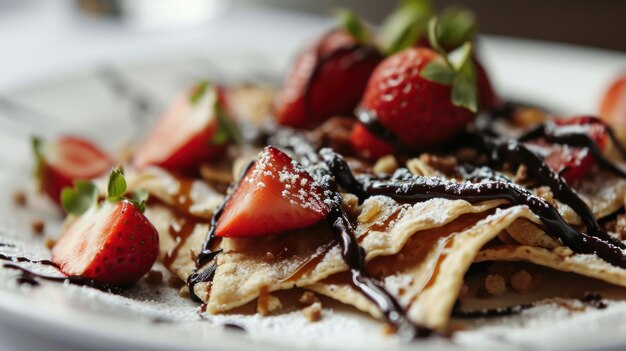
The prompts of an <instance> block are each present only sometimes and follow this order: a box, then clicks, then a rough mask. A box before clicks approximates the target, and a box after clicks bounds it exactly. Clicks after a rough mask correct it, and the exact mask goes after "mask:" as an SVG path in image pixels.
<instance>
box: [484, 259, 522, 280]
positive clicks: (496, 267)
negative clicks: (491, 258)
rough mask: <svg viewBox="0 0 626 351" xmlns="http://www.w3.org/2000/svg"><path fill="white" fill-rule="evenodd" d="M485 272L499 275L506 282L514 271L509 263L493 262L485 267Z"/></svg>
mask: <svg viewBox="0 0 626 351" xmlns="http://www.w3.org/2000/svg"><path fill="white" fill-rule="evenodd" d="M487 272H488V273H490V274H495V275H499V276H501V277H502V278H504V280H505V281H506V280H508V279H510V278H511V276H512V275H513V273H515V269H514V268H513V266H512V265H511V263H510V262H494V263H492V264H490V265H489V267H487Z"/></svg>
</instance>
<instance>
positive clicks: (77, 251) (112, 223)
mask: <svg viewBox="0 0 626 351" xmlns="http://www.w3.org/2000/svg"><path fill="white" fill-rule="evenodd" d="M120 177H121V173H119V171H113V172H112V173H111V177H110V180H109V190H110V191H109V199H108V200H105V201H104V203H103V204H101V205H98V204H97V203H96V202H97V198H98V191H97V190H96V188H95V186H94V185H93V184H91V183H88V182H79V183H77V184H76V190H73V189H69V188H66V189H64V191H63V205H64V207H65V209H66V211H67V212H68V213H76V214H78V213H80V214H79V217H78V218H76V220H75V221H73V222H72V223H71V224H69V225H68V226H66V227H65V229H64V231H63V233H62V234H61V237H60V238H59V240H57V242H56V244H55V245H54V247H53V248H52V261H53V262H55V263H56V264H58V265H59V267H60V269H61V271H62V272H63V273H64V274H66V275H71V276H81V277H83V278H87V279H93V280H95V281H97V282H100V283H104V284H110V285H114V286H119V287H128V286H130V285H132V284H134V283H135V282H136V281H137V280H139V278H141V277H142V276H143V275H144V274H145V273H146V272H148V270H150V268H151V267H152V265H153V264H154V262H155V261H156V258H157V256H158V253H159V236H158V233H157V231H156V229H155V228H154V226H153V225H152V224H151V223H150V221H148V219H147V218H146V217H145V216H144V215H143V214H142V213H141V207H142V206H144V203H145V198H144V199H142V201H134V200H128V199H123V198H121V194H123V193H124V192H125V190H126V183H125V181H124V180H123V177H121V179H120ZM120 182H121V183H122V184H120ZM111 192H113V194H111Z"/></svg>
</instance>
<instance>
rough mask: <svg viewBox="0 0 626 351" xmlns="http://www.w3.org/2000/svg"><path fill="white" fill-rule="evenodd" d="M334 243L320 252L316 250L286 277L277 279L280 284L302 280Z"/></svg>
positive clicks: (327, 245)
mask: <svg viewBox="0 0 626 351" xmlns="http://www.w3.org/2000/svg"><path fill="white" fill-rule="evenodd" d="M335 243H336V242H335V241H334V240H333V241H331V242H330V243H328V244H326V245H325V246H323V247H322V249H321V250H318V251H317V252H316V253H315V254H314V255H312V256H310V257H309V258H308V259H307V260H306V261H304V262H303V263H302V264H300V266H299V267H298V268H296V269H295V270H294V271H293V272H291V273H290V274H289V275H287V276H286V277H284V278H282V279H279V282H280V283H284V282H295V281H297V280H298V279H300V278H302V277H303V276H304V275H305V274H307V273H309V272H311V271H312V270H313V269H314V268H315V267H317V265H318V264H320V262H322V260H323V259H324V257H325V256H326V254H327V253H328V251H330V249H331V248H332V247H333V246H334V245H335Z"/></svg>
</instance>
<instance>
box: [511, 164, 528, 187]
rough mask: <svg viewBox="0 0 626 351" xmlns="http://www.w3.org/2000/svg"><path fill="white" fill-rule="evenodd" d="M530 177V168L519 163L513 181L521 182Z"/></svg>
mask: <svg viewBox="0 0 626 351" xmlns="http://www.w3.org/2000/svg"><path fill="white" fill-rule="evenodd" d="M527 177H528V168H526V166H524V165H519V166H518V167H517V172H515V177H513V181H514V182H515V183H518V184H519V183H521V182H523V181H524V180H526V178H527Z"/></svg>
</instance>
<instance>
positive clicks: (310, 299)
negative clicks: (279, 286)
mask: <svg viewBox="0 0 626 351" xmlns="http://www.w3.org/2000/svg"><path fill="white" fill-rule="evenodd" d="M298 301H299V302H300V303H301V304H303V305H304V306H311V305H312V304H314V303H316V302H320V299H319V298H318V297H317V295H315V293H314V292H312V291H305V292H304V293H303V294H302V296H300V298H299V299H298Z"/></svg>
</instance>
